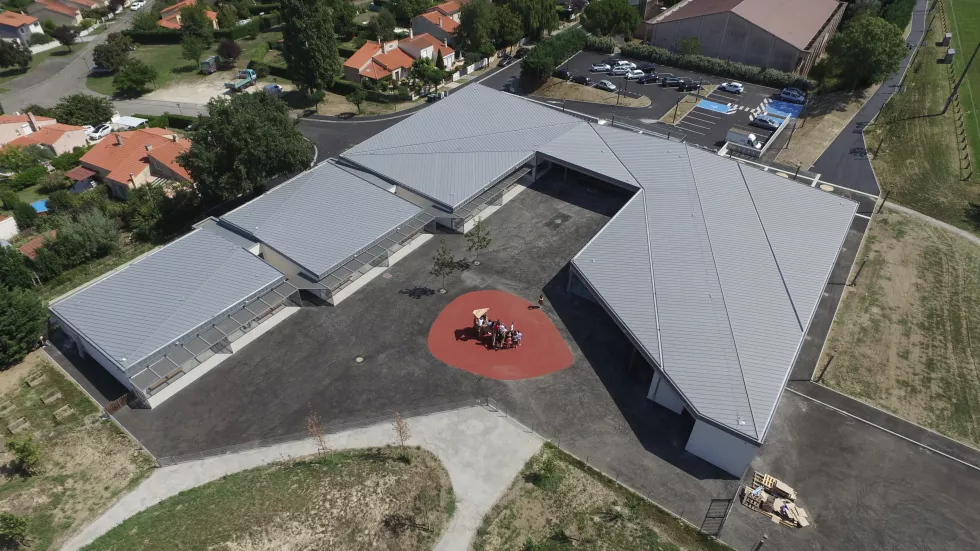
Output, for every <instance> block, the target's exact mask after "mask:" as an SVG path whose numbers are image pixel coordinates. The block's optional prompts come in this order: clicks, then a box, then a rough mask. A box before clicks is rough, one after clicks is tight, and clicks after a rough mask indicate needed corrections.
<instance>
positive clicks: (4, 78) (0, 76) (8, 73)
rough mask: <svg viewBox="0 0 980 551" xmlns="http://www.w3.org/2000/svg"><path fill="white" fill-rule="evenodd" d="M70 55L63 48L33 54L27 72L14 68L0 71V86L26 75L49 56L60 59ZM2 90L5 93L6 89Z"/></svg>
mask: <svg viewBox="0 0 980 551" xmlns="http://www.w3.org/2000/svg"><path fill="white" fill-rule="evenodd" d="M72 53H74V52H69V51H68V50H66V49H65V48H63V47H61V46H59V47H57V48H53V49H51V50H47V51H44V52H41V53H39V54H34V55H33V56H32V57H31V65H30V67H28V68H27V71H21V70H20V69H16V68H14V69H4V70H2V71H0V85H2V84H3V83H5V82H8V81H11V80H14V79H15V78H17V77H21V76H23V75H25V74H27V73H28V72H30V71H31V69H34V68H35V67H37V66H38V65H40V64H41V63H44V61H45V60H46V59H48V58H49V57H51V56H55V57H61V56H66V55H71V54H72ZM2 90H3V91H6V90H7V89H6V88H3V89H2Z"/></svg>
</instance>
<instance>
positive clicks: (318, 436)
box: [306, 404, 330, 455]
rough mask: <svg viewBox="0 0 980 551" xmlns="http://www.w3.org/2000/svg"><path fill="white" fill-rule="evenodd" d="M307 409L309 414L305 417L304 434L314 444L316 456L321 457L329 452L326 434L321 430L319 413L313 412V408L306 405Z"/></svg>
mask: <svg viewBox="0 0 980 551" xmlns="http://www.w3.org/2000/svg"><path fill="white" fill-rule="evenodd" d="M307 407H308V408H309V411H310V412H309V413H308V414H307V415H306V434H307V435H308V436H309V437H310V438H312V439H313V443H314V444H316V453H317V455H323V454H325V453H327V452H329V451H330V445H329V443H328V442H327V434H326V432H324V428H323V418H322V417H320V414H319V413H317V412H315V411H313V406H311V405H309V404H307Z"/></svg>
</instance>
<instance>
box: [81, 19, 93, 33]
mask: <svg viewBox="0 0 980 551" xmlns="http://www.w3.org/2000/svg"><path fill="white" fill-rule="evenodd" d="M92 25H95V21H92V20H91V19H82V22H81V23H79V24H78V27H79V28H81V29H82V30H83V31H84V30H87V29H89V28H90V27H92Z"/></svg>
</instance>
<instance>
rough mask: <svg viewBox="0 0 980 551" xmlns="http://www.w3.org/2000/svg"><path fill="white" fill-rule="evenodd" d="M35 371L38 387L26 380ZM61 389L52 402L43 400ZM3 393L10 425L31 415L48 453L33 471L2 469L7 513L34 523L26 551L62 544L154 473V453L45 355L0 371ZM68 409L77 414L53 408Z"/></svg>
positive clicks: (1, 506) (1, 499) (2, 503)
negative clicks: (31, 473) (107, 415)
mask: <svg viewBox="0 0 980 551" xmlns="http://www.w3.org/2000/svg"><path fill="white" fill-rule="evenodd" d="M33 374H43V375H44V380H43V381H41V383H40V384H38V385H37V386H35V387H31V386H28V384H27V383H26V382H25V379H26V378H28V377H30V376H31V375H33ZM59 393H60V394H61V397H59V398H56V399H54V400H53V401H52V402H51V403H49V404H45V403H44V402H42V400H41V399H42V398H50V397H51V396H53V395H55V394H59ZM0 394H2V396H0V403H3V404H12V405H13V406H14V409H13V410H11V411H10V412H9V413H7V414H6V415H4V426H6V425H7V423H9V422H11V421H14V420H16V419H20V418H22V417H23V418H24V419H26V420H27V421H28V422H29V423H30V427H29V428H27V429H26V430H25V431H24V434H26V433H30V434H33V436H34V438H35V440H36V441H37V442H38V443H39V444H40V448H41V453H42V456H43V459H42V461H41V472H40V474H37V475H34V476H26V477H25V476H21V474H20V473H19V472H16V471H14V470H13V469H11V468H8V465H4V468H3V469H0V510H3V511H8V512H11V513H13V514H16V515H20V516H22V517H25V518H26V519H27V521H28V523H27V532H28V541H27V543H26V545H24V546H23V547H21V549H24V550H27V551H47V550H53V549H58V548H59V547H60V546H61V544H63V543H64V542H65V540H66V539H67V538H68V537H69V536H70V535H71V534H72V533H74V532H76V531H77V530H79V529H81V528H82V527H83V526H85V525H86V524H87V523H89V522H91V521H92V520H93V519H95V518H96V517H97V516H98V515H99V514H101V513H102V512H103V511H105V509H106V508H108V507H109V505H110V504H112V502H113V501H115V500H116V499H117V498H118V496H119V495H120V494H122V493H123V492H125V491H126V490H128V489H130V488H132V487H133V486H135V485H136V484H138V483H139V482H140V481H141V480H142V479H143V478H145V477H146V476H147V475H148V474H149V473H150V471H151V470H152V466H153V460H152V458H150V457H149V456H148V455H146V454H145V453H144V452H143V451H142V450H141V449H140V448H139V446H138V445H137V444H136V443H135V442H133V441H132V440H130V439H129V438H128V437H127V436H126V435H125V434H123V432H122V431H121V430H119V429H118V428H117V427H116V425H115V424H113V423H112V422H111V421H104V420H101V419H100V418H99V415H100V413H101V409H100V408H99V407H98V406H97V405H96V404H95V403H93V402H92V401H91V400H90V399H89V398H88V397H87V396H86V395H85V393H84V392H82V390H81V389H80V388H79V387H78V386H77V385H76V384H75V383H74V382H73V381H71V380H69V379H68V378H67V377H66V376H65V375H64V374H63V373H62V371H61V370H59V369H57V368H56V367H54V366H53V365H51V363H50V362H48V361H47V360H46V359H44V356H43V355H42V354H41V353H39V352H35V353H32V354H30V355H29V356H28V358H27V359H25V361H24V362H23V363H21V364H19V365H16V366H13V367H11V368H10V369H9V370H7V371H4V372H0ZM65 406H68V407H70V408H71V409H72V411H73V412H72V413H71V415H69V416H67V417H64V418H63V419H61V420H58V419H56V418H55V416H54V412H55V411H58V410H59V409H61V408H63V407H65ZM11 437H12V436H11V435H10V434H9V433H8V431H7V430H4V431H3V435H2V436H0V440H2V441H3V442H2V444H5V443H6V440H7V439H9V438H11ZM4 548H5V549H6V548H7V547H6V546H4Z"/></svg>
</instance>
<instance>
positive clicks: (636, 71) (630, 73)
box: [626, 69, 646, 80]
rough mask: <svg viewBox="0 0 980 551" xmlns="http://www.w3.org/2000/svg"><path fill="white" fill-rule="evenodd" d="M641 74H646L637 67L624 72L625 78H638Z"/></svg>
mask: <svg viewBox="0 0 980 551" xmlns="http://www.w3.org/2000/svg"><path fill="white" fill-rule="evenodd" d="M642 76H646V73H644V72H643V71H641V70H639V69H630V70H629V71H628V72H627V73H626V80H633V79H637V78H640V77H642Z"/></svg>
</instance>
